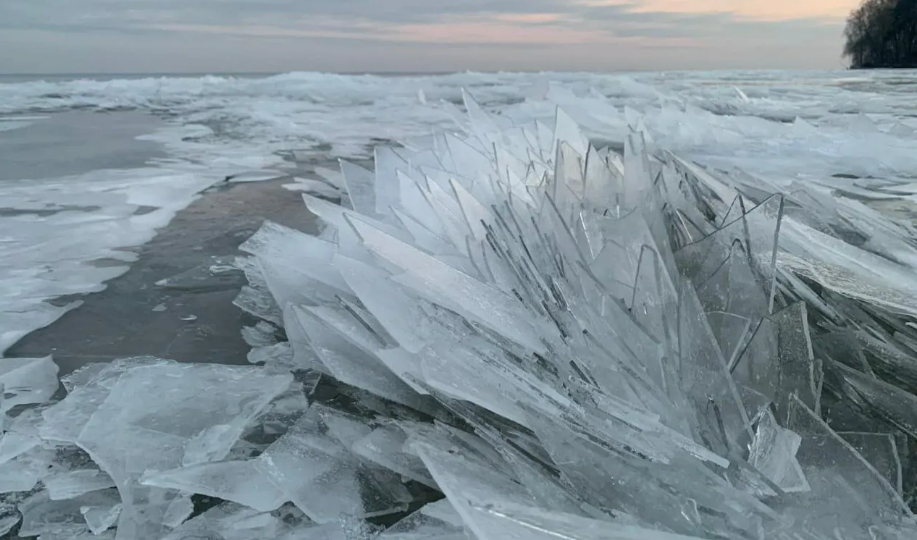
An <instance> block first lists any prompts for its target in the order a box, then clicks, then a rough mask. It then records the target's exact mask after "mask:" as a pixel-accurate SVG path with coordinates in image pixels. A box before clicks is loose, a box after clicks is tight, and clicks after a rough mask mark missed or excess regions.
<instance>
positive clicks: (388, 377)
mask: <svg viewBox="0 0 917 540" xmlns="http://www.w3.org/2000/svg"><path fill="white" fill-rule="evenodd" d="M294 313H295V314H296V318H297V320H298V321H299V323H300V325H301V326H302V328H303V330H304V331H305V332H306V334H307V335H308V336H309V342H310V344H311V345H312V348H313V349H314V350H315V352H316V354H317V355H318V357H319V358H320V359H321V361H322V363H323V364H324V365H325V367H326V368H327V370H328V372H329V373H330V374H331V375H333V376H334V377H335V378H336V379H338V380H340V381H342V382H345V383H347V384H352V385H353V386H356V387H358V388H363V389H364V390H368V391H370V392H373V393H375V394H377V395H379V396H382V397H385V398H387V399H391V400H392V401H396V402H398V403H403V404H405V405H408V406H413V405H415V404H416V401H417V394H416V393H415V392H414V391H413V390H412V389H411V388H410V387H409V386H408V385H407V384H405V383H404V382H403V381H402V380H401V379H400V378H399V377H398V376H397V375H395V374H394V373H392V371H390V370H389V369H388V368H387V367H386V366H385V365H384V364H383V363H382V362H381V361H380V360H378V359H377V358H375V357H374V356H373V355H371V354H369V353H368V352H366V351H364V350H362V349H361V348H359V347H357V346H356V345H355V344H354V343H352V342H351V341H349V340H348V339H347V337H346V336H344V335H343V334H341V333H340V332H338V331H337V330H335V329H334V328H332V327H331V326H329V325H328V324H326V323H325V322H323V321H322V320H321V319H320V318H318V317H316V316H315V315H313V314H312V313H311V312H309V311H307V310H305V309H302V308H298V307H297V308H294Z"/></svg>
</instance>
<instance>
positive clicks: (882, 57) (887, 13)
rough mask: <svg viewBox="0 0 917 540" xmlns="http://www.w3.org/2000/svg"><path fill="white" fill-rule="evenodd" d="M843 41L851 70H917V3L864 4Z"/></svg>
mask: <svg viewBox="0 0 917 540" xmlns="http://www.w3.org/2000/svg"><path fill="white" fill-rule="evenodd" d="M844 37H845V39H846V43H845V45H844V56H846V57H848V58H850V67H852V68H855V69H868V68H917V0H865V1H864V2H863V4H862V5H861V6H860V7H859V8H858V9H856V10H854V11H853V12H852V13H851V14H850V17H848V19H847V27H846V28H845V30H844Z"/></svg>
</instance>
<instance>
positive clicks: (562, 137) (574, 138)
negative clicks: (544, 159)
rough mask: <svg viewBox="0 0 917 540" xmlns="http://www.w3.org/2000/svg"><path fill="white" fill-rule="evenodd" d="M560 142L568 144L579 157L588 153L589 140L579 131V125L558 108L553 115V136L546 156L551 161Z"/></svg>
mask: <svg viewBox="0 0 917 540" xmlns="http://www.w3.org/2000/svg"><path fill="white" fill-rule="evenodd" d="M562 142H565V143H567V144H569V145H570V147H571V148H573V150H574V151H575V152H577V153H578V154H579V155H581V156H585V155H586V153H587V152H588V151H589V140H588V139H587V138H586V137H585V136H584V135H583V133H582V131H580V127H579V125H578V124H577V123H576V121H575V120H574V119H573V118H571V117H570V115H569V114H567V113H566V112H564V111H563V110H562V109H561V108H560V107H558V108H557V109H556V112H555V115H554V136H553V138H552V140H551V146H550V151H549V152H548V154H547V155H548V156H549V157H551V158H552V159H553V157H554V156H555V155H556V154H557V147H558V145H559V144H560V143H562Z"/></svg>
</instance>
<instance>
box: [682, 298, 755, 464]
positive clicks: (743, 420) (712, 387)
mask: <svg viewBox="0 0 917 540" xmlns="http://www.w3.org/2000/svg"><path fill="white" fill-rule="evenodd" d="M678 312H679V315H678V343H679V349H680V352H681V370H680V374H681V381H680V384H681V386H682V388H684V391H685V394H686V395H687V396H688V398H689V399H690V400H691V403H692V405H693V407H694V414H695V416H696V422H697V429H698V435H699V436H700V437H701V438H702V439H703V440H704V442H705V443H706V445H707V447H708V448H709V449H711V450H713V451H714V452H717V453H719V454H720V455H727V454H729V453H730V452H735V453H738V454H741V448H742V446H743V442H744V441H746V440H748V439H750V438H751V427H750V424H749V420H748V414H747V412H746V411H745V407H744V405H743V404H742V400H741V398H740V397H739V393H738V389H737V388H736V386H735V382H734V381H733V379H732V377H731V376H730V375H729V372H728V370H727V369H728V368H727V366H726V361H725V359H724V358H723V356H722V353H721V350H720V347H719V345H718V344H717V343H716V341H715V339H714V337H713V333H712V331H711V330H710V327H709V325H708V324H707V321H706V317H705V316H704V313H703V310H702V308H701V305H700V301H699V300H698V299H697V296H696V294H695V293H694V289H693V287H692V286H691V284H690V282H683V283H682V286H681V291H680V294H679V302H678Z"/></svg>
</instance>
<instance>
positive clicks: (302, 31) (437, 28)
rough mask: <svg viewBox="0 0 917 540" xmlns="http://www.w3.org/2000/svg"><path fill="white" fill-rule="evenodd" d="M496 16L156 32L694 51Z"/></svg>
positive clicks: (544, 20) (670, 42)
mask: <svg viewBox="0 0 917 540" xmlns="http://www.w3.org/2000/svg"><path fill="white" fill-rule="evenodd" d="M521 17H523V18H525V19H526V21H525V22H519V20H518V19H519V18H520V16H518V15H496V16H494V17H489V18H488V19H483V18H472V19H467V18H466V19H462V20H457V21H455V22H443V23H425V24H386V25H380V24H376V23H369V22H362V23H356V24H355V23H354V22H353V21H347V23H346V24H344V23H343V22H339V21H332V20H326V21H324V22H325V23H326V24H325V25H323V27H320V28H309V27H308V26H304V27H303V28H289V27H277V26H266V25H236V26H221V25H203V24H157V25H151V27H152V28H156V29H158V30H167V31H178V32H198V33H208V34H221V35H236V36H249V37H266V38H272V37H273V38H280V37H284V38H339V39H362V40H377V41H388V42H402V43H429V44H438V45H443V44H454V45H614V44H622V45H623V44H627V45H630V46H637V47H641V48H666V47H679V48H684V47H697V46H700V42H698V41H697V40H695V39H692V38H684V37H670V38H660V37H653V38H646V37H615V36H613V35H611V34H609V33H607V32H604V31H600V30H594V29H585V28H572V27H568V26H556V25H552V24H549V23H551V22H553V21H556V20H557V19H556V18H554V17H555V16H549V15H543V16H521Z"/></svg>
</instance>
